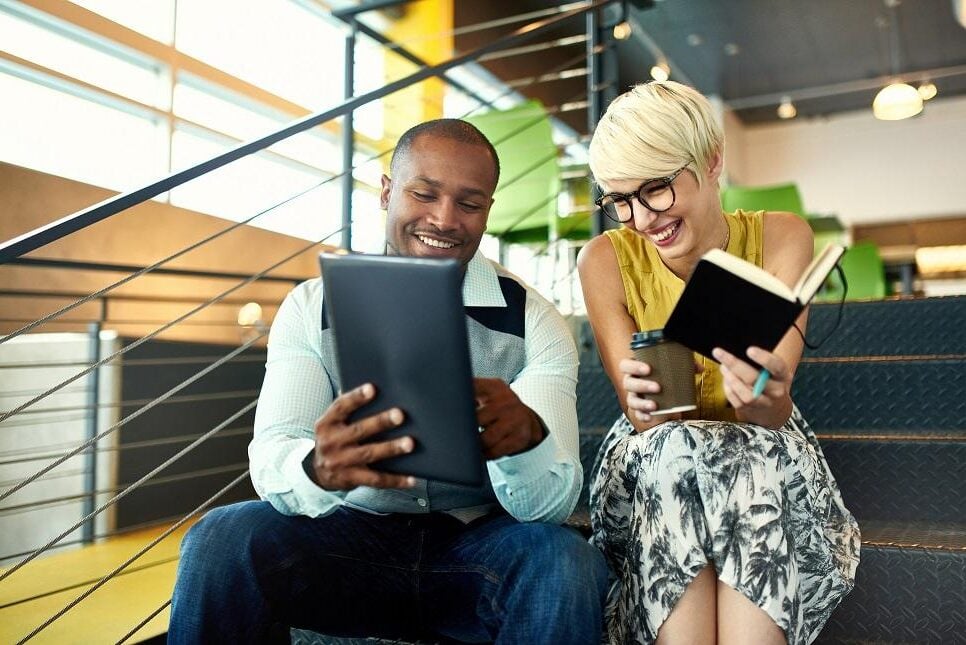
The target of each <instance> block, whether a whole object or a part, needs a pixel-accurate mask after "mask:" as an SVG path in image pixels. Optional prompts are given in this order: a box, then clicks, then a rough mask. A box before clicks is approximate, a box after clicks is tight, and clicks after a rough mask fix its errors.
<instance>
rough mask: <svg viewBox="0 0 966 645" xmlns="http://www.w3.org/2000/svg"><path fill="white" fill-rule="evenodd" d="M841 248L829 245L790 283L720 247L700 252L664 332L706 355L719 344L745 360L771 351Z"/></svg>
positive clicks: (796, 316) (826, 274) (833, 265)
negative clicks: (751, 351) (754, 351)
mask: <svg viewBox="0 0 966 645" xmlns="http://www.w3.org/2000/svg"><path fill="white" fill-rule="evenodd" d="M844 252H845V248H844V247H842V246H840V245H837V244H834V245H832V244H830V245H828V246H826V247H825V248H824V249H823V250H822V252H821V253H819V254H818V255H817V256H815V258H814V259H813V260H812V262H811V263H810V264H809V265H808V267H807V268H806V269H805V272H804V273H803V274H802V277H801V278H800V279H799V281H798V284H796V285H795V286H794V287H793V288H789V287H788V286H787V285H786V284H785V283H784V282H782V281H781V280H779V279H778V278H776V277H775V276H773V275H771V274H770V273H768V272H767V271H765V270H764V269H762V268H760V267H757V266H755V265H754V264H752V263H750V262H747V261H745V260H742V259H741V258H739V257H736V256H734V255H730V254H728V253H726V252H724V251H721V250H719V249H714V250H711V251H708V252H707V253H705V254H704V255H703V256H702V258H701V260H699V261H698V265H697V267H695V269H694V273H693V274H691V277H690V279H689V280H688V283H687V285H685V287H684V291H683V292H682V293H681V298H680V299H679V300H678V302H677V304H676V305H675V307H674V310H673V311H672V312H671V317H670V318H668V321H667V324H666V325H665V326H664V336H665V338H669V339H671V340H675V341H677V342H679V343H681V344H682V345H685V346H686V347H688V348H690V349H691V350H693V351H695V352H698V353H699V354H703V355H704V356H707V357H709V358H711V350H712V349H714V348H715V347H721V348H722V349H725V350H727V351H729V352H731V353H732V354H733V355H735V356H737V357H738V358H740V359H742V360H745V361H749V362H752V363H754V361H751V359H749V358H748V356H747V351H748V348H749V347H750V346H752V345H756V346H758V347H761V348H762V349H766V350H769V351H771V350H773V349H774V348H775V346H776V345H778V343H779V341H781V339H782V338H783V337H784V336H785V333H786V332H788V330H789V329H790V328H791V326H792V324H794V322H795V319H796V318H798V315H799V314H800V313H802V310H803V309H804V308H805V307H806V306H807V305H808V303H809V301H811V299H812V297H814V296H815V292H817V291H818V290H819V288H820V287H821V286H822V284H823V283H824V282H825V278H826V277H828V274H829V273H831V271H832V269H833V268H835V265H836V263H837V262H838V260H839V258H840V257H842V254H843V253H844Z"/></svg>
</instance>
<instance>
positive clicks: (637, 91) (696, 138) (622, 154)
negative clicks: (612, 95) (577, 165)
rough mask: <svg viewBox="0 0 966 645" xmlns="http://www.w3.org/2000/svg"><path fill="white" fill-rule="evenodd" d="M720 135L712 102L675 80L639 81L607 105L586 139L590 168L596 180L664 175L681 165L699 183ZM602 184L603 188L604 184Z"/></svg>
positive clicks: (720, 141) (718, 148) (721, 142)
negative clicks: (592, 131)
mask: <svg viewBox="0 0 966 645" xmlns="http://www.w3.org/2000/svg"><path fill="white" fill-rule="evenodd" d="M723 146H724V135H723V134H722V132H721V126H720V125H719V124H718V120H717V119H716V118H715V115H714V112H713V110H712V108H711V103H710V102H709V101H708V99H706V98H705V97H704V96H703V95H701V94H700V93H699V92H697V91H695V90H694V89H692V88H690V87H688V86H687V85H682V84H681V83H676V82H674V81H652V82H650V83H642V84H640V85H636V86H635V87H633V88H631V89H630V90H628V91H627V92H625V93H624V94H621V95H620V96H618V97H617V98H616V99H614V101H613V102H611V104H610V105H609V106H608V108H607V111H606V112H605V113H604V116H603V117H602V118H601V120H600V122H599V123H598V124H597V128H596V129H595V130H594V137H593V139H592V140H591V142H590V169H591V171H592V172H593V173H594V178H595V180H596V181H597V183H598V184H600V185H601V186H603V187H606V186H607V184H608V183H610V182H615V181H626V180H634V179H636V180H644V179H652V178H656V177H666V176H667V175H670V174H671V173H673V172H674V171H676V170H678V169H679V168H681V167H682V166H684V165H687V166H688V168H690V169H691V170H692V171H693V172H694V174H695V176H696V177H697V180H698V184H699V185H701V183H702V179H703V177H704V176H705V174H706V171H707V169H708V166H709V165H710V164H711V160H712V159H713V158H714V156H715V155H716V154H718V153H720V152H721V151H722V149H723ZM605 189H606V188H605Z"/></svg>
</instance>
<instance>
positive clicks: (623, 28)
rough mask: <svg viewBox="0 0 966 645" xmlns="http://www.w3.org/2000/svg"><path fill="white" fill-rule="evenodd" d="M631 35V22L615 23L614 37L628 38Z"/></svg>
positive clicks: (618, 38) (619, 38)
mask: <svg viewBox="0 0 966 645" xmlns="http://www.w3.org/2000/svg"><path fill="white" fill-rule="evenodd" d="M630 37H631V23H629V22H627V21H626V20H625V21H624V22H621V23H618V24H616V25H614V38H616V39H617V40H627V39H628V38H630Z"/></svg>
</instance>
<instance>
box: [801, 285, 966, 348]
mask: <svg viewBox="0 0 966 645" xmlns="http://www.w3.org/2000/svg"><path fill="white" fill-rule="evenodd" d="M837 311H838V305H837V304H829V303H823V304H816V305H812V307H811V309H810V310H809V320H808V337H809V339H810V340H812V339H820V338H821V337H822V336H823V335H825V333H826V332H827V330H829V329H831V328H832V324H833V323H834V321H835V316H836V314H837ZM964 320H966V296H949V297H944V298H902V299H890V300H878V301H873V302H848V303H846V304H845V307H844V309H843V313H842V322H841V323H840V324H839V326H838V328H837V329H836V330H835V332H834V333H833V334H832V336H831V337H829V339H828V340H827V341H826V342H824V343H823V344H822V346H821V347H820V348H819V349H814V350H813V349H809V350H806V352H805V356H806V357H809V356H812V357H823V356H825V357H827V356H896V355H906V356H908V355H919V354H933V355H938V354H962V353H963V352H966V325H963V324H961V323H962V321H964Z"/></svg>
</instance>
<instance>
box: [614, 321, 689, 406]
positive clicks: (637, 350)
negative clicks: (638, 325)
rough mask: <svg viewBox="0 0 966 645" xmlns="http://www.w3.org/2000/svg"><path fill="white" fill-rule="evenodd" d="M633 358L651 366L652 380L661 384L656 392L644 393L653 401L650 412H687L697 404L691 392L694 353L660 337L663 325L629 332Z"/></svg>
mask: <svg viewBox="0 0 966 645" xmlns="http://www.w3.org/2000/svg"><path fill="white" fill-rule="evenodd" d="M631 350H632V351H633V352H634V358H636V359H637V360H639V361H643V362H645V363H647V364H648V365H650V366H651V375H650V376H649V377H648V378H649V379H650V380H652V381H657V382H658V383H659V384H660V385H661V391H660V392H658V393H657V394H648V395H647V397H648V398H649V399H652V400H654V402H655V403H657V409H656V410H655V411H654V412H651V413H650V414H651V415H652V416H653V415H659V414H673V413H675V412H687V411H688V410H694V409H695V408H697V407H698V406H697V405H696V404H695V401H696V399H695V395H694V355H693V354H692V353H691V350H690V349H688V348H687V347H685V346H684V345H682V344H680V343H676V342H674V341H671V340H666V339H665V338H664V330H663V329H652V330H650V331H641V332H636V333H635V334H634V335H633V336H631Z"/></svg>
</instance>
